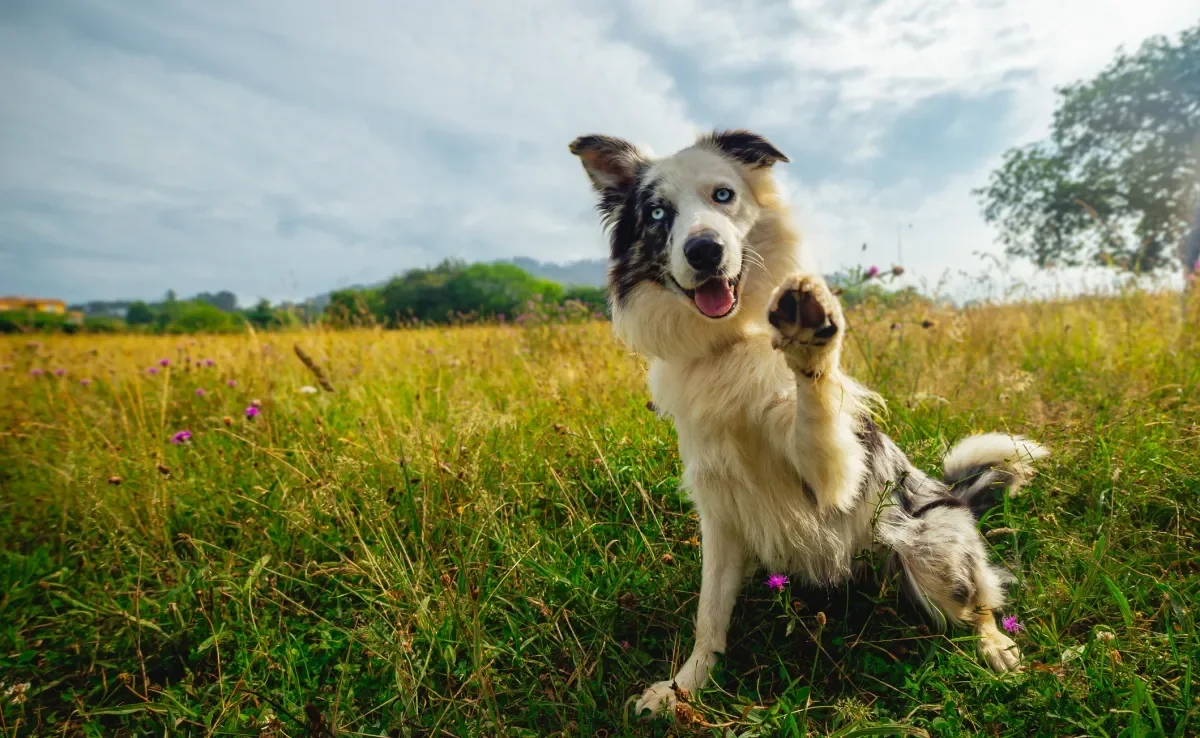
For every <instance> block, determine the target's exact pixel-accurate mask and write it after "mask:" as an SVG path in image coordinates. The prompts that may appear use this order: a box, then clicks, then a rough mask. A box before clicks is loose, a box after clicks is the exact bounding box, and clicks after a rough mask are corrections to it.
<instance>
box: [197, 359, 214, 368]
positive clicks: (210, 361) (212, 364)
mask: <svg viewBox="0 0 1200 738" xmlns="http://www.w3.org/2000/svg"><path fill="white" fill-rule="evenodd" d="M200 363H201V364H202V365H204V366H215V365H216V363H217V362H215V361H213V360H212V359H205V360H204V361H202V362H200Z"/></svg>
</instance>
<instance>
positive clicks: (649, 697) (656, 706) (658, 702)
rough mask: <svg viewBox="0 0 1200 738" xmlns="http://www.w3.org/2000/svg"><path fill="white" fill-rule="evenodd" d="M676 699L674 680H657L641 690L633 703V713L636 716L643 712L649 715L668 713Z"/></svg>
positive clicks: (673, 707) (673, 706)
mask: <svg viewBox="0 0 1200 738" xmlns="http://www.w3.org/2000/svg"><path fill="white" fill-rule="evenodd" d="M677 701H678V698H677V697H676V696H675V682H674V681H673V680H668V681H665V682H659V683H657V684H653V685H651V686H650V688H649V689H647V690H646V691H645V692H642V696H641V698H640V699H638V701H637V704H636V705H634V708H633V714H634V715H635V716H637V717H641V716H642V714H643V713H648V714H649V715H661V714H664V713H667V714H669V713H671V712H673V711H674V710H675V703H676V702H677Z"/></svg>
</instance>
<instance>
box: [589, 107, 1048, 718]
mask: <svg viewBox="0 0 1200 738" xmlns="http://www.w3.org/2000/svg"><path fill="white" fill-rule="evenodd" d="M570 150H571V153H573V154H574V155H575V156H577V157H578V158H579V159H580V161H581V162H582V164H583V168H584V170H585V172H586V173H587V175H588V177H589V178H590V180H591V183H592V187H593V189H594V190H595V193H596V195H597V196H598V199H599V204H598V209H599V211H600V215H601V218H602V221H603V226H604V229H605V231H606V232H607V234H608V235H609V238H610V242H611V255H610V259H609V271H608V290H609V298H610V300H611V303H612V311H613V329H614V331H615V333H616V335H617V336H618V337H619V338H620V339H621V340H622V341H624V342H625V343H626V344H627V345H628V346H629V347H630V348H632V349H633V350H634V351H636V352H638V353H640V354H643V355H645V356H646V357H647V358H648V359H649V360H650V369H649V384H650V389H651V392H652V395H653V401H654V405H655V406H656V407H657V408H658V410H659V412H660V413H662V414H663V415H664V416H670V417H671V418H672V419H673V420H674V423H675V428H676V431H677V434H678V438H679V454H680V457H681V459H682V461H683V467H684V474H683V486H684V487H685V488H686V490H687V491H688V494H689V496H690V498H691V500H692V502H693V504H694V506H695V509H696V511H697V513H698V514H699V517H700V532H701V547H702V548H701V561H702V575H701V582H700V603H699V608H698V612H697V615H696V640H695V647H694V649H693V651H692V653H691V656H690V657H689V658H688V659H687V660H686V661H685V662H684V663H683V665H682V666H680V667H679V669H678V671H676V672H675V674H674V677H673V678H672V679H668V680H666V681H662V682H659V683H657V684H654V685H652V686H651V687H650V688H649V689H647V690H646V691H645V693H644V694H642V696H641V699H640V700H638V702H637V705H636V710H637V712H638V713H641V712H643V711H645V710H650V711H653V712H658V711H662V710H670V709H673V707H674V705H675V703H676V697H677V692H676V690H686V691H688V692H694V691H696V690H697V689H699V688H700V687H702V686H703V685H704V683H705V682H706V681H707V679H708V675H709V670H710V669H711V667H712V666H713V664H714V663H715V661H716V659H717V656H718V655H719V654H721V653H723V652H724V650H725V645H726V633H727V631H728V628H729V620H730V615H731V612H732V611H733V606H734V601H735V599H736V597H737V595H738V593H739V591H740V590H741V588H742V585H743V584H744V582H745V580H746V578H747V577H748V576H749V575H751V574H753V572H754V571H755V569H756V568H757V567H758V566H764V567H766V568H768V569H769V570H771V571H775V572H783V573H789V574H792V575H793V576H796V577H798V578H800V579H802V580H804V581H807V582H808V583H811V584H814V585H831V584H836V583H838V582H840V581H843V580H845V579H847V578H848V577H850V576H852V575H853V574H854V573H855V572H856V570H858V569H859V568H860V567H861V565H859V564H856V558H857V557H856V554H858V553H859V552H861V551H864V550H876V551H882V552H885V554H886V555H887V556H888V561H889V563H890V564H891V565H892V566H893V567H897V568H898V569H899V571H900V572H901V581H902V583H903V585H904V589H905V590H906V592H907V593H908V595H909V596H910V597H912V599H913V600H914V601H915V602H916V603H917V604H918V605H919V606H920V607H922V608H923V609H924V610H925V611H926V612H927V613H928V614H929V615H930V616H932V618H933V620H934V622H935V624H936V625H939V626H942V625H944V624H945V623H946V621H947V620H949V621H950V622H952V623H955V624H960V625H967V626H969V627H972V628H974V629H975V631H976V632H977V633H978V635H979V640H978V644H979V652H980V654H981V656H982V657H983V659H984V660H985V661H986V662H987V663H988V664H989V665H990V666H991V667H992V668H993V669H995V670H996V671H1001V672H1002V671H1007V670H1009V669H1013V668H1016V667H1018V665H1019V663H1020V659H1021V654H1020V651H1019V650H1018V648H1017V646H1016V644H1015V643H1013V641H1012V640H1011V639H1010V638H1008V637H1007V636H1006V635H1004V634H1003V633H1002V632H1000V630H999V629H998V628H997V627H996V620H995V617H996V614H997V612H998V611H999V610H1000V609H1001V608H1002V607H1003V605H1004V587H1005V585H1006V584H1007V583H1008V582H1010V581H1012V579H1013V578H1012V576H1011V575H1010V574H1008V573H1007V572H1006V571H1005V570H1003V569H1001V568H999V567H997V566H994V565H993V564H991V563H990V562H989V558H988V550H987V546H986V545H985V543H984V540H983V538H982V536H981V535H980V534H979V532H978V530H977V529H976V523H977V519H978V517H979V516H980V515H981V514H982V513H983V512H985V511H986V510H987V509H988V508H989V507H990V506H991V505H992V504H994V503H995V501H996V500H997V498H998V496H1000V495H1003V494H1004V493H1005V492H1006V491H1015V490H1016V489H1017V488H1018V487H1019V486H1020V485H1022V484H1024V483H1025V482H1026V481H1027V480H1028V478H1029V477H1030V475H1031V474H1032V473H1033V468H1032V464H1031V462H1032V461H1033V460H1035V459H1038V458H1041V457H1044V456H1046V455H1047V454H1048V451H1047V450H1046V449H1045V448H1044V447H1042V446H1041V445H1039V444H1037V443H1035V442H1033V441H1030V440H1027V439H1025V438H1022V437H1014V436H1008V435H1002V434H999V433H987V434H982V435H976V436H971V437H968V438H966V439H964V440H962V441H961V442H960V443H959V444H958V445H956V446H955V447H953V448H952V449H951V450H950V451H949V453H948V454H947V455H946V457H945V460H944V472H943V475H942V479H941V480H938V479H935V478H933V477H930V476H928V475H926V474H924V473H923V472H922V471H921V470H919V469H917V468H916V467H914V466H913V465H912V463H911V462H910V461H909V460H908V457H907V456H906V455H905V454H904V452H903V451H901V450H900V449H899V448H898V447H897V446H896V444H895V443H894V442H893V441H892V440H891V439H890V438H889V437H887V436H886V435H884V434H883V433H882V432H881V431H880V430H879V428H878V427H877V426H876V425H875V423H874V421H873V419H872V418H873V417H874V414H875V411H876V410H877V409H878V408H879V407H880V406H881V400H880V398H879V397H878V395H876V394H875V393H873V392H871V391H869V390H867V389H866V388H864V387H863V386H862V385H860V384H858V383H857V382H856V381H855V380H853V379H852V378H851V377H849V376H847V375H846V374H845V373H844V372H843V371H842V368H841V360H840V359H841V353H842V344H843V340H844V339H845V335H846V321H845V318H844V316H843V314H842V309H841V305H840V303H839V301H838V299H837V298H836V297H835V296H834V294H833V293H832V292H831V291H830V289H829V287H828V286H827V285H826V283H825V281H824V280H823V279H822V278H821V277H820V276H819V275H817V274H816V272H815V271H814V270H813V269H812V268H811V266H810V265H809V264H808V263H807V257H806V254H805V253H804V251H803V250H802V249H801V246H800V238H799V236H798V233H797V231H796V229H795V227H794V226H793V224H792V219H791V215H790V213H789V211H788V208H787V206H786V205H785V203H784V202H783V200H782V199H781V197H780V195H779V193H778V192H777V189H776V185H775V182H774V178H773V176H772V168H773V166H774V165H775V164H777V163H779V162H787V161H788V159H787V157H786V156H784V154H783V153H782V152H781V151H779V149H777V148H776V147H775V146H773V145H771V143H769V142H768V141H767V140H765V139H764V138H763V137H761V136H759V135H756V134H754V133H751V132H749V131H743V130H735V131H720V132H714V133H712V134H708V135H704V136H701V137H700V138H698V139H697V141H696V142H695V143H694V144H692V145H691V146H689V147H687V148H685V149H683V150H681V151H679V152H677V153H675V154H673V155H671V156H667V157H664V158H655V157H652V156H651V155H649V154H648V153H646V152H644V151H642V150H640V149H639V148H637V147H635V146H634V145H632V144H630V143H628V142H626V141H623V140H620V139H617V138H612V137H609V136H601V135H587V136H581V137H579V138H577V139H575V140H574V141H573V142H572V143H571V145H570Z"/></svg>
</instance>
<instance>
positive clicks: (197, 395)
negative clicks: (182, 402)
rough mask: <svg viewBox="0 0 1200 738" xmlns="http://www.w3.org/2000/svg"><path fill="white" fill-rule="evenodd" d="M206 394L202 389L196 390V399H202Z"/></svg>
mask: <svg viewBox="0 0 1200 738" xmlns="http://www.w3.org/2000/svg"><path fill="white" fill-rule="evenodd" d="M207 394H208V392H207V391H206V390H205V389H204V388H203V387H197V388H196V397H204V396H205V395H207Z"/></svg>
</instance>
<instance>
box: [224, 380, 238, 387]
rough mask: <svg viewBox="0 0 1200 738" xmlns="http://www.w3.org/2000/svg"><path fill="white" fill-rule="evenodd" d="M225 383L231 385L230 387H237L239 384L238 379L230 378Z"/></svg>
mask: <svg viewBox="0 0 1200 738" xmlns="http://www.w3.org/2000/svg"><path fill="white" fill-rule="evenodd" d="M225 384H227V385H229V386H230V387H236V386H237V380H236V379H231V380H229V381H228V382H226V383H225Z"/></svg>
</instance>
